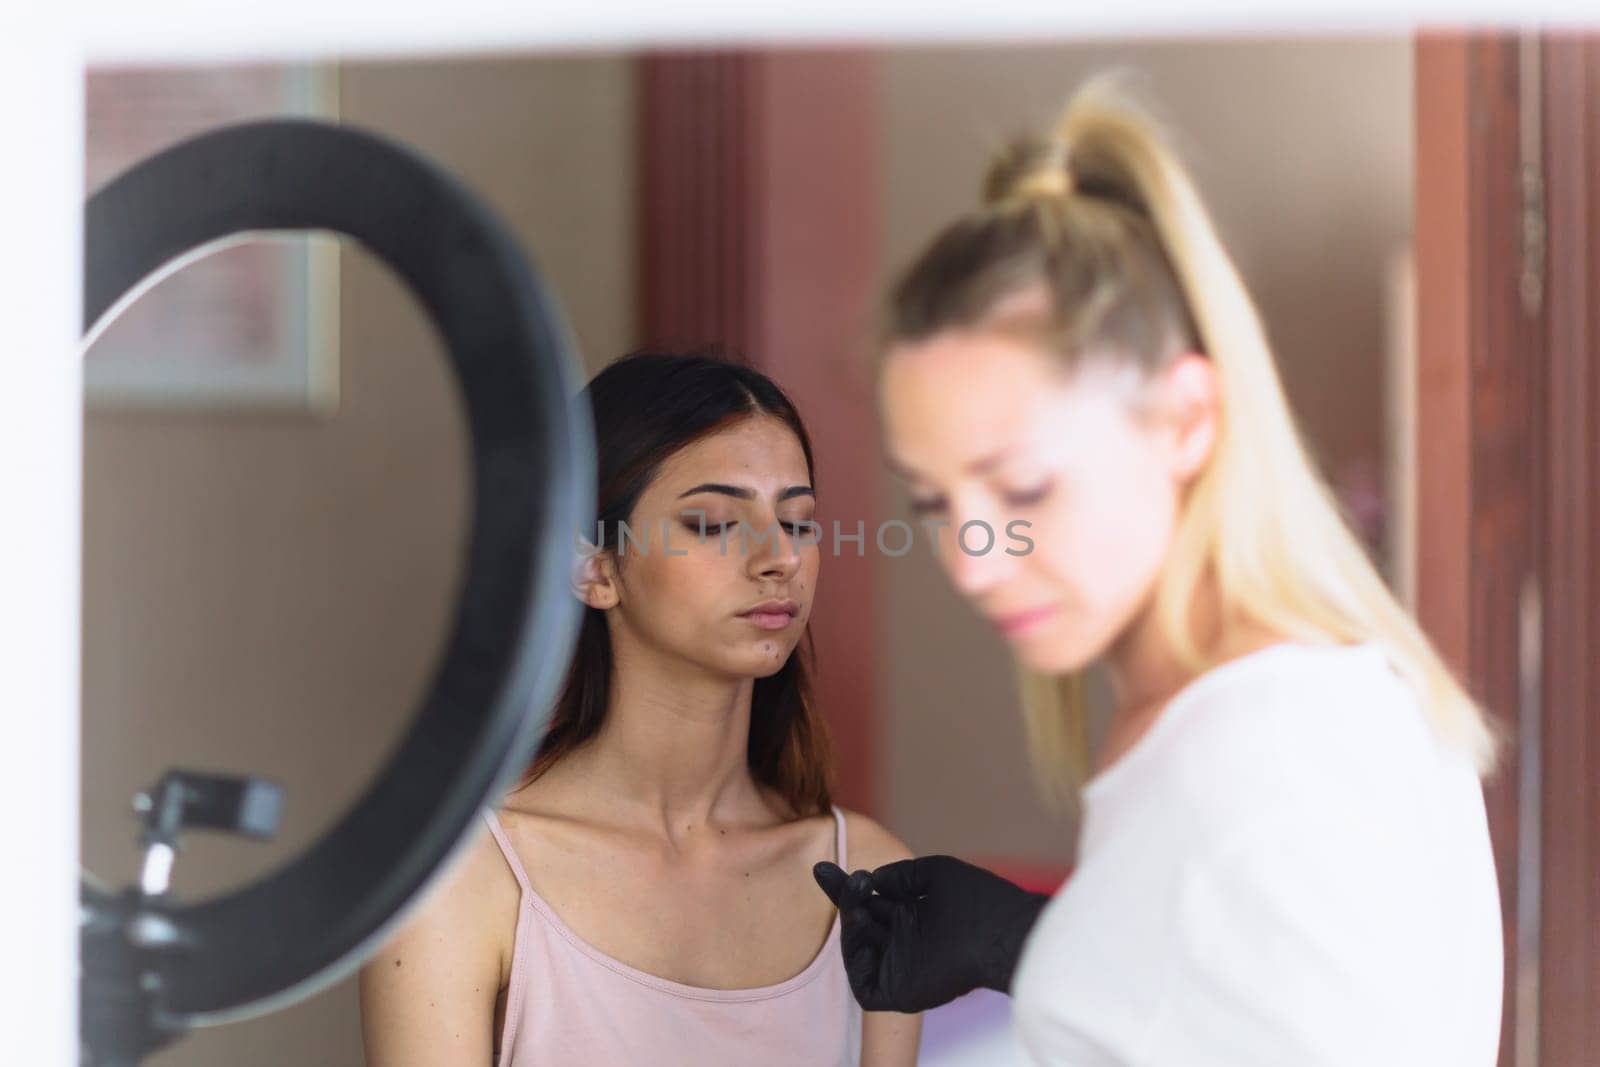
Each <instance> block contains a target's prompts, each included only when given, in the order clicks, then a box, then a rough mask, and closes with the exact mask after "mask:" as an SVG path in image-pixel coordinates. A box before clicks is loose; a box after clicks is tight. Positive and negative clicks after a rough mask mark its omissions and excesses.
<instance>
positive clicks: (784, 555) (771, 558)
mask: <svg viewBox="0 0 1600 1067" xmlns="http://www.w3.org/2000/svg"><path fill="white" fill-rule="evenodd" d="M746 550H747V551H748V552H749V554H750V559H749V566H750V570H751V572H752V573H753V574H755V575H757V576H759V577H762V578H773V579H778V580H780V581H781V580H787V579H788V578H790V577H792V576H793V575H794V573H795V572H796V571H797V570H799V568H800V545H799V543H798V540H797V537H796V535H795V534H792V533H790V532H789V531H787V530H785V529H784V528H783V527H782V526H781V525H779V524H778V523H773V524H772V525H771V526H769V527H768V528H767V530H766V532H765V534H764V535H756V534H752V535H751V537H750V539H749V542H748V545H747V549H746Z"/></svg>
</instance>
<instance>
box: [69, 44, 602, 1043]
mask: <svg viewBox="0 0 1600 1067" xmlns="http://www.w3.org/2000/svg"><path fill="white" fill-rule="evenodd" d="M630 72H631V67H630V64H629V63H628V61H626V60H624V59H621V58H616V57H602V56H595V57H584V58H566V59H559V60H549V59H533V58H528V59H516V60H509V59H507V60H499V59H497V60H487V61H479V62H470V63H465V62H460V63H417V64H405V65H370V66H369V65H362V66H354V65H352V66H349V67H347V68H346V69H345V70H344V71H343V72H342V75H341V78H340V81H341V86H340V90H341V97H342V111H343V115H344V118H345V120H346V121H348V122H350V123H353V124H356V125H360V126H364V127H367V128H369V129H373V130H376V131H379V132H384V133H389V134H392V135H394V136H396V137H398V138H400V139H402V140H404V141H405V142H407V143H409V144H411V145H412V146H414V147H415V148H417V149H420V150H421V151H423V152H424V153H427V154H428V155H430V156H432V157H433V158H434V159H436V160H438V161H440V162H442V163H443V164H445V165H446V166H448V167H449V168H451V169H452V170H453V171H455V172H456V173H457V174H458V175H460V176H461V177H462V178H463V179H465V180H466V181H467V183H468V184H470V185H471V186H472V187H474V188H475V189H476V190H477V191H478V192H480V193H481V194H482V195H484V196H485V197H486V198H487V199H488V200H489V202H490V203H491V204H492V205H493V206H494V207H495V208H497V209H498V210H499V211H500V212H501V214H502V215H503V217H504V218H505V219H506V220H507V221H508V222H509V223H510V225H511V227H512V229H513V230H514V231H515V232H516V234H517V236H518V237H519V238H520V239H521V241H522V242H523V245H524V247H525V248H527V249H530V250H532V251H533V253H534V254H535V255H536V257H537V259H538V261H539V263H540V265H541V266H542V267H543V269H544V271H545V273H546V277H547V279H548V280H549V281H550V282H551V283H552V284H553V285H554V287H555V289H556V291H557V293H558V295H559V296H560V298H561V301H562V303H563V304H564V305H565V306H566V308H567V310H568V313H569V315H570V318H571V321H572V323H573V325H574V328H575V330H576V333H577V335H578V339H579V343H580V344H581V346H582V347H583V349H584V351H585V355H586V361H587V362H589V363H590V365H591V366H597V365H599V364H600V363H602V362H604V360H605V359H606V358H609V357H610V356H611V355H613V354H615V353H616V352H618V351H620V350H622V349H623V348H625V347H626V346H627V345H629V344H630V343H631V333H632V323H633V295H632V288H633V267H632V255H631V248H632V236H633V226H632V216H631V210H632V203H633V187H632V153H633V141H632V123H631V115H632V95H631V93H632V81H631V73H630ZM575 219H576V220H581V225H573V220H575ZM343 260H344V262H343V277H342V282H343V286H342V289H343V291H342V297H341V315H342V331H341V332H342V338H341V348H342V367H341V371H342V379H343V380H342V390H343V397H342V402H341V405H340V408H339V410H338V412H337V414H335V415H333V416H331V417H327V418H313V417H306V416H270V415H260V414H238V413H231V414H212V415H199V414H194V413H187V414H185V413H168V414H137V415H136V414H131V413H108V412H99V411H97V412H95V413H92V414H91V415H90V416H89V418H88V421H87V427H86V440H85V451H84V478H85V502H84V590H83V595H84V611H83V617H84V650H83V653H84V661H83V685H84V689H83V702H84V754H83V774H84V789H83V812H84V826H83V833H84V856H85V861H86V863H87V865H88V866H89V868H90V869H91V870H92V871H94V872H96V873H97V874H99V875H100V876H102V877H103V878H105V879H107V880H110V881H114V882H115V883H117V884H122V883H124V882H126V881H128V880H130V879H131V878H132V877H133V876H134V875H135V874H136V866H135V864H136V851H135V849H134V845H133V837H134V824H133V821H132V819H131V818H130V817H129V816H128V814H127V812H128V800H129V798H130V797H131V796H132V794H133V792H134V791H135V790H136V789H137V788H139V787H140V786H143V785H146V784H148V783H150V782H151V781H153V780H154V779H155V778H156V777H157V776H158V775H159V774H160V773H161V772H162V771H163V770H164V769H165V768H166V767H167V766H169V765H177V766H187V767H193V768H198V769H216V770H234V771H240V772H243V771H250V772H253V773H257V774H264V775H267V776H270V777H274V778H276V779H277V780H279V781H280V782H282V783H283V784H284V785H285V787H286V790H287V797H286V804H287V807H286V811H285V825H284V829H283V833H282V835H281V836H280V838H279V840H278V841H276V842H275V843H273V844H272V845H267V846H262V845H243V844H233V843H228V842H224V841H219V840H206V839H205V838H204V837H202V836H196V837H195V838H194V839H193V841H192V844H191V845H190V847H189V848H188V850H187V851H186V852H185V853H184V854H183V855H182V856H181V857H180V858H179V861H178V866H177V871H176V877H175V888H176V889H177V890H178V891H179V892H180V893H183V894H184V895H195V894H205V893H210V892H213V891H216V890H220V889H223V888H226V887H228V886H234V885H239V884H242V883H244V882H246V881H248V880H250V879H252V878H254V877H255V876H256V875H258V874H259V873H261V872H262V870H263V869H264V868H266V867H268V866H270V865H275V864H276V863H277V862H279V861H281V860H282V859H284V858H285V857H286V856H288V855H290V854H292V853H294V852H296V851H299V850H300V849H301V848H303V847H304V846H305V845H306V844H307V843H308V842H309V841H310V840H311V839H312V838H314V837H315V836H316V835H317V834H318V833H319V832H320V831H321V830H322V829H323V828H324V827H325V826H326V825H327V824H328V822H329V821H330V820H331V819H332V818H333V817H334V816H335V815H336V814H337V813H338V812H339V811H340V810H342V808H343V807H344V805H346V804H348V803H349V802H350V801H351V800H353V799H354V798H355V796H356V795H357V794H358V793H359V791H360V789H361V788H362V787H363V786H364V785H365V783H366V781H367V779H368V777H369V776H370V775H371V773H372V772H373V771H375V770H376V769H377V767H378V765H379V764H380V762H381V760H382V758H383V756H384V755H385V754H386V752H387V750H388V747H389V746H390V744H391V743H392V742H393V741H394V740H395V739H397V738H398V736H399V730H400V726H401V724H402V722H403V721H404V719H405V717H407V716H409V714H410V713H411V711H412V708H413V706H414V704H415V702H416V701H417V700H418V699H419V698H420V696H421V693H422V687H423V685H424V684H425V680H426V676H427V674H428V672H429V671H430V669H431V667H432V665H433V663H434V660H435V657H436V656H437V654H438V652H439V649H440V647H441V643H442V640H443V638H444V636H445V626H446V620H445V612H446V610H447V608H448V605H449V601H450V598H451V597H452V595H453V591H454V583H455V581H456V579H457V577H458V567H457V558H456V557H457V554H458V551H459V546H460V544H461V536H462V524H463V521H464V514H465V511H464V509H465V505H466V497H465V486H464V482H463V475H464V462H465V458H464V456H465V453H464V438H463V430H462V425H461V420H460V417H459V415H458V412H457V410H456V404H455V400H454V397H453V396H452V394H451V389H452V384H451V382H450V380H449V378H448V372H447V370H446V368H445V365H444V363H443V359H442V355H441V350H440V348H439V346H438V343H437V341H436V339H435V338H434V336H433V335H432V331H431V328H430V327H429V326H428V325H427V324H426V323H425V322H424V321H423V320H422V319H421V318H420V315H419V313H418V312H417V311H416V310H415V309H414V308H413V307H412V306H411V305H410V302H409V299H408V298H407V297H406V296H405V295H404V293H403V291H402V290H401V288H400V286H399V284H398V283H397V282H395V281H393V280H392V279H391V278H390V277H389V276H388V274H387V272H386V271H385V270H383V269H382V268H381V267H379V266H378V265H377V264H376V262H375V261H374V260H372V259H370V258H369V257H367V256H365V255H364V254H360V253H355V254H351V253H348V252H347V253H346V254H345V255H344V257H343ZM150 1062H152V1063H156V1064H165V1065H169V1067H177V1065H180V1064H183V1065H189V1064H192V1065H200V1064H206V1065H214V1064H223V1063H225V1064H229V1065H230V1067H252V1065H260V1067H266V1065H269V1064H270V1065H273V1067H282V1065H284V1064H307V1065H311V1064H315V1065H318V1067H323V1065H327V1067H343V1065H351V1067H354V1065H357V1064H359V1063H360V1062H361V1051H360V1034H359V1026H358V1018H357V1014H356V1003H355V997H354V990H353V985H352V983H350V982H348V981H347V982H345V983H341V984H340V985H338V986H336V987H335V988H333V989H332V990H330V991H328V992H327V993H325V994H322V995H320V996H318V997H316V998H314V999H312V1000H310V1001H307V1002H304V1003H302V1004H299V1005H297V1006H295V1007H293V1008H290V1009H288V1010H287V1011H284V1012H282V1013H280V1014H276V1015H272V1016H269V1017H266V1018H263V1019H259V1020H254V1021H251V1022H248V1023H244V1024H240V1025H237V1026H231V1027H227V1028H224V1029H218V1030H211V1031H202V1032H200V1033H198V1034H196V1035H195V1036H193V1037H191V1038H189V1039H186V1040H185V1041H183V1042H182V1043H180V1044H179V1045H177V1046H176V1047H174V1048H173V1049H172V1050H170V1051H168V1052H166V1053H164V1054H162V1055H159V1056H157V1057H154V1058H153V1059H152V1060H151V1061H150Z"/></svg>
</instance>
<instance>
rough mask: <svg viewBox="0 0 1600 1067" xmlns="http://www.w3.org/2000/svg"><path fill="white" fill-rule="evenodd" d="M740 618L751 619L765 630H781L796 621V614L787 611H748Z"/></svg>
mask: <svg viewBox="0 0 1600 1067" xmlns="http://www.w3.org/2000/svg"><path fill="white" fill-rule="evenodd" d="M739 618H741V619H749V620H750V621H751V622H753V623H755V624H756V625H757V626H759V627H761V628H762V629H763V630H781V629H783V628H784V627H785V626H788V625H789V624H790V623H791V622H794V616H793V615H790V614H789V613H788V612H787V611H747V612H745V613H744V614H743V615H740V616H739Z"/></svg>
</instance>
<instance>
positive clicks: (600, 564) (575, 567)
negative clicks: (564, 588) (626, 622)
mask: <svg viewBox="0 0 1600 1067" xmlns="http://www.w3.org/2000/svg"><path fill="white" fill-rule="evenodd" d="M572 595H573V596H575V597H577V598H578V599H579V600H580V601H582V602H583V603H584V604H586V605H587V606H589V607H591V608H598V609H599V610H601V611H605V610H607V609H608V608H614V607H616V606H617V603H618V601H619V600H620V599H621V597H620V596H619V595H618V591H617V572H616V567H615V564H614V562H613V561H612V558H611V554H610V553H609V552H605V551H602V550H601V549H600V548H599V547H597V546H596V545H595V544H594V543H593V542H592V541H589V540H588V539H586V538H584V537H582V536H581V535H580V536H579V537H578V543H577V554H576V556H575V557H574V559H573V562H572Z"/></svg>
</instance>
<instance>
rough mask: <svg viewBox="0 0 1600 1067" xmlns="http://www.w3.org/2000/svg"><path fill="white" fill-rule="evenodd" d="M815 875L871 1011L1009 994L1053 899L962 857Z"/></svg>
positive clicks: (853, 982) (823, 869) (848, 967)
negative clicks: (983, 993)
mask: <svg viewBox="0 0 1600 1067" xmlns="http://www.w3.org/2000/svg"><path fill="white" fill-rule="evenodd" d="M811 873H812V875H813V876H814V877H815V878H816V879H817V884H818V885H819V886H821V887H822V891H823V892H824V893H826V894H828V899H830V900H832V901H833V903H834V905H835V906H836V907H837V908H838V909H839V931H840V941H841V944H842V947H843V950H844V967H845V973H846V974H847V975H848V976H849V978H850V988H851V990H852V991H853V992H854V993H855V995H856V1000H858V1001H860V1003H861V1006H862V1007H863V1008H865V1009H866V1010H867V1011H902V1012H918V1011H927V1010H928V1009H929V1008H936V1007H938V1006H939V1005H941V1004H945V1003H948V1002H949V1001H952V1000H954V999H955V998H956V997H959V996H961V995H962V994H963V993H969V992H971V991H972V990H974V989H978V988H980V987H982V988H986V989H994V990H998V991H1000V992H1002V993H1009V992H1010V991H1011V976H1012V974H1013V973H1014V972H1015V971H1016V969H1017V960H1018V959H1019V958H1020V957H1021V955H1022V943H1023V941H1025V940H1026V939H1027V936H1028V931H1029V930H1031V929H1033V924H1034V923H1035V922H1036V921H1037V920H1038V918H1039V912H1040V911H1042V910H1043V909H1044V906H1045V904H1047V903H1048V902H1049V900H1050V898H1049V897H1048V896H1045V895H1043V894H1040V893H1029V892H1028V891H1027V890H1024V889H1021V888H1019V887H1017V886H1015V885H1012V884H1011V883H1010V882H1008V881H1006V880H1005V879H1004V878H1001V877H1000V876H999V875H996V874H991V873H989V872H988V871H986V870H984V869H983V868H981V867H974V866H973V865H972V864H970V863H963V862H962V861H961V860H958V859H956V858H955V857H953V856H922V857H919V858H917V859H910V860H901V861H900V862H898V863H890V864H887V865H885V866H883V867H879V868H878V869H877V870H875V871H871V872H868V871H856V872H855V873H854V874H848V875H847V874H845V872H844V870H843V869H841V868H840V867H838V866H836V865H835V864H832V863H819V864H817V865H816V866H815V867H814V868H812V872H811Z"/></svg>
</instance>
